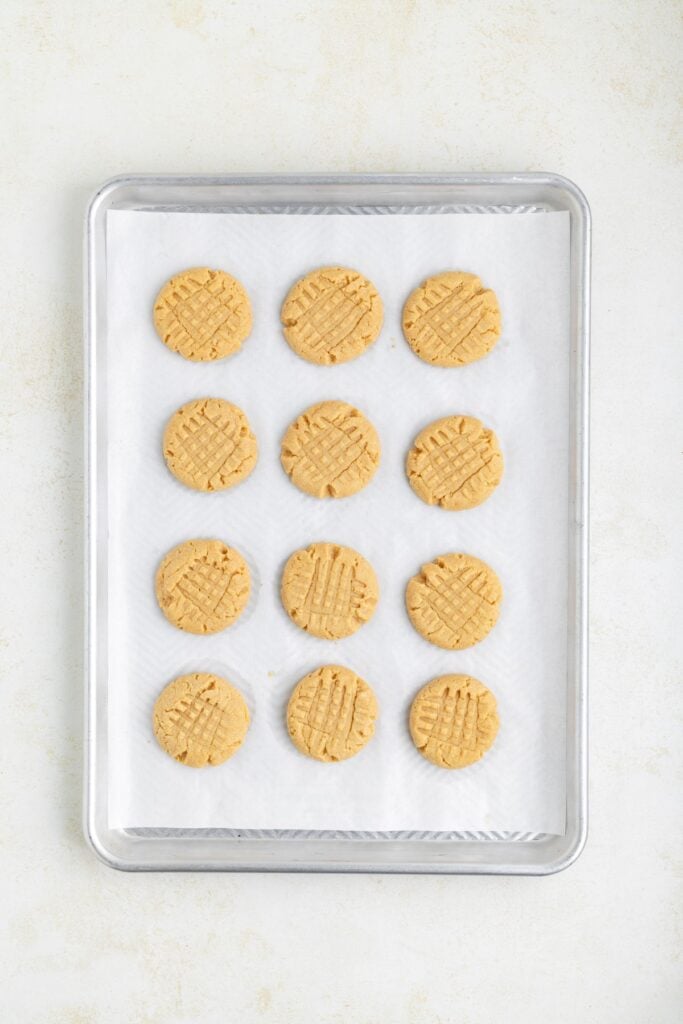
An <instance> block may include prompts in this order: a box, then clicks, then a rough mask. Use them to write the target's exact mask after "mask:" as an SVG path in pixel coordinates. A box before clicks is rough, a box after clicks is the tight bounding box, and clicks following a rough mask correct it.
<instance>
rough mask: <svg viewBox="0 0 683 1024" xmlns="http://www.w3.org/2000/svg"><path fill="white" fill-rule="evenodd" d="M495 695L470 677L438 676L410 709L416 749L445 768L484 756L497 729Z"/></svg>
mask: <svg viewBox="0 0 683 1024" xmlns="http://www.w3.org/2000/svg"><path fill="white" fill-rule="evenodd" d="M498 724H499V723H498V712H497V706H496V698H495V697H494V696H493V694H492V693H491V691H490V690H489V689H487V688H486V687H485V686H484V685H483V683H480V682H479V680H477V679H473V678H472V677H471V676H462V675H448V676H439V678H438V679H433V680H432V681H431V683H427V685H426V686H424V687H423V688H422V689H421V690H420V692H419V693H418V694H417V696H416V697H415V700H414V701H413V704H412V707H411V709H410V734H411V736H412V738H413V742H414V744H415V746H416V747H417V749H418V750H419V751H420V753H421V754H423V756H424V757H426V758H427V760H428V761H431V762H432V763H433V764H436V765H439V766H440V767H442V768H464V767H466V766H467V765H469V764H473V763H474V762H475V761H478V760H479V758H481V757H483V755H484V754H485V753H486V751H487V750H488V749H489V748H490V747H491V745H492V743H493V741H494V740H495V738H496V734H497V732H498Z"/></svg>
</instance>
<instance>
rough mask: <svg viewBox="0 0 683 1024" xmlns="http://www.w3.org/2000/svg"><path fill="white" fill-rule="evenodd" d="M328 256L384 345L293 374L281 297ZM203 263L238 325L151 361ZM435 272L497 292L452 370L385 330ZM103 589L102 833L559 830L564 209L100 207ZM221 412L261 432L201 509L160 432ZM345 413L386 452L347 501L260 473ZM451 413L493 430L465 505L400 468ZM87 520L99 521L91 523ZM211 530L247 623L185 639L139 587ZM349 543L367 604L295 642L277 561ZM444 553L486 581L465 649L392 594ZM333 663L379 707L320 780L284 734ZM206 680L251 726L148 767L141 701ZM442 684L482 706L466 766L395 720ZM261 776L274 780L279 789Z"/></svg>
mask: <svg viewBox="0 0 683 1024" xmlns="http://www.w3.org/2000/svg"><path fill="white" fill-rule="evenodd" d="M330 263H338V264H340V265H342V266H352V267H358V268H359V269H360V270H361V271H362V273H364V274H366V275H367V276H368V277H369V278H370V280H372V281H373V283H374V284H375V286H376V287H377V289H378V291H379V293H380V295H381V296H382V299H383V302H384V308H385V314H384V327H383V330H382V332H381V334H380V337H379V339H378V340H377V341H376V342H375V344H374V345H373V346H372V347H371V348H370V349H369V350H368V351H367V352H366V353H364V354H363V356H362V357H360V358H358V359H354V360H353V361H351V362H349V363H346V364H345V365H343V366H334V367H321V366H313V365H312V364H310V363H307V362H305V361H304V360H302V359H301V358H299V356H297V355H295V353H294V352H292V350H291V349H290V347H289V345H287V344H286V342H285V340H284V338H283V337H282V328H281V325H280V319H279V317H280V305H281V302H282V298H283V296H284V295H285V294H286V293H287V291H288V290H289V288H290V287H291V285H292V283H293V281H295V280H296V279H297V278H298V277H300V276H302V274H304V273H306V272H307V271H308V270H309V269H311V268H314V267H317V266H320V265H325V264H330ZM195 265H208V266H216V267H222V268H225V269H227V270H228V271H229V272H232V273H235V274H236V275H237V276H239V278H240V280H241V282H242V284H243V285H244V286H245V288H246V289H247V292H248V294H249V296H250V298H251V301H252V304H253V308H254V311H255V324H254V330H253V332H252V335H251V337H250V338H249V339H248V341H247V342H246V343H245V345H244V347H243V349H242V351H241V352H240V353H239V354H238V355H236V356H234V357H233V358H232V359H228V360H223V361H220V362H219V363H216V364H208V365H207V364H200V365H196V364H193V363H190V362H188V361H187V360H185V359H182V358H181V357H180V356H178V355H176V354H174V353H172V352H169V350H168V349H167V348H166V347H165V346H164V345H162V344H160V342H159V339H158V337H157V335H156V332H155V330H154V326H153V323H152V318H151V315H150V310H151V309H152V306H153V304H154V298H155V296H156V294H157V292H158V290H159V288H160V286H161V285H162V284H163V282H164V281H165V280H167V278H169V277H170V276H172V275H173V274H174V273H176V272H178V271H179V270H182V269H184V268H186V267H191V266H195ZM441 267H464V268H466V269H470V270H474V271H476V273H478V274H479V275H480V276H481V278H482V280H483V281H484V283H485V284H486V286H487V287H491V288H493V289H494V291H495V292H496V294H497V296H498V300H499V302H500V305H501V309H502V314H503V323H504V327H503V333H502V336H501V339H500V341H499V342H498V345H497V346H496V348H495V350H494V352H493V353H492V354H491V355H490V356H489V357H488V358H487V359H483V360H480V361H478V362H476V363H474V364H472V365H471V366H468V367H461V368H458V369H455V370H448V369H443V368H441V367H433V366H429V365H427V364H426V363H423V362H422V361H421V360H419V359H417V358H416V357H415V355H414V354H413V352H412V351H411V350H410V348H409V347H408V345H407V344H406V342H405V341H404V339H403V336H402V334H401V327H400V319H401V309H402V305H403V302H404V301H405V298H406V296H407V295H408V294H409V293H410V292H411V291H412V289H413V288H414V287H415V286H416V285H417V284H418V283H419V282H420V281H422V280H424V278H425V277H426V276H428V275H429V274H430V273H432V272H434V271H435V270H438V269H439V268H441ZM107 295H108V303H107V322H108V330H107V359H106V371H105V372H106V379H107V384H106V389H107V390H106V394H107V422H108V427H107V430H108V438H106V439H105V438H104V437H103V438H102V441H103V443H105V444H108V486H109V494H110V499H109V518H108V520H107V536H108V539H109V553H108V557H109V560H110V561H109V566H110V569H109V573H110V576H109V580H110V585H109V593H108V602H109V603H108V616H107V618H106V622H107V630H108V637H109V641H108V642H109V647H108V650H109V683H108V695H109V697H108V699H109V714H110V730H109V743H110V746H109V759H110V763H111V776H110V779H111V784H110V790H109V795H110V801H111V818H112V825H114V826H123V827H127V826H133V827H143V826H148V827H150V826H157V827H158V826H168V827H176V828H178V827H194V828H198V827H205V828H208V827H221V828H241V829H287V828H291V829H303V828H310V829H357V830H369V831H377V830H384V831H391V830H394V831H408V830H412V829H414V830H418V831H422V830H431V831H457V830H462V831H467V830H471V831H480V830H487V829H488V830H494V831H495V830H497V831H509V832H553V833H562V832H563V831H564V819H565V777H564V728H565V706H566V685H565V679H566V657H567V644H568V638H567V544H568V518H567V517H568V499H567V480H568V460H569V452H568V446H569V416H568V409H567V402H568V394H569V384H568V374H569V215H568V214H566V213H549V214H530V213H527V214H505V215H502V214H452V213H451V214H422V215H418V214H412V215H411V214H402V215H400V216H372V215H368V216H349V215H324V216H310V215H309V216H304V215H296V214H293V215H277V214H271V215H265V214H233V215H230V214H189V213H171V214H165V213H147V212H143V213H135V212H127V211H118V210H115V211H112V212H110V213H109V214H108V215H107ZM206 395H209V396H218V397H222V398H227V399H228V400H230V401H233V402H236V403H237V404H238V405H239V406H240V407H241V408H243V409H244V411H245V412H246V414H247V416H248V418H249V422H250V423H251V426H252V429H253V430H254V432H255V434H256V437H257V439H258V443H259V461H258V463H257V465H256V468H255V469H254V471H253V472H252V474H251V475H250V477H249V479H248V480H246V481H245V482H244V483H243V484H241V485H240V486H239V487H236V488H234V489H230V490H228V491H223V492H221V493H219V494H210V495H207V494H201V493H198V492H197V491H192V490H190V489H189V488H187V487H183V486H182V485H181V484H179V483H178V481H176V480H175V479H174V478H173V477H172V476H171V475H170V473H169V472H168V469H167V468H166V465H165V463H164V460H163V458H162V455H161V444H160V437H161V433H162V430H163V427H164V425H165V423H166V422H167V420H168V418H169V416H171V415H172V414H173V412H174V411H175V410H176V409H177V408H178V407H179V406H180V405H182V404H183V403H184V402H187V401H189V400H192V399H195V398H200V397H202V396H206ZM327 399H340V400H342V401H345V402H349V403H351V404H352V405H354V406H356V407H358V408H359V409H361V410H362V411H363V412H364V413H365V415H366V416H368V417H369V419H370V421H371V422H372V423H373V424H374V426H375V428H376V430H377V432H378V434H379V437H380V443H381V446H382V458H381V463H380V467H379V470H378V471H377V473H376V475H375V477H374V478H373V480H372V481H371V483H370V484H369V485H368V486H367V487H365V488H364V489H363V490H362V491H361V492H360V493H359V494H356V495H353V496H352V497H350V498H347V499H343V500H341V499H338V500H335V501H333V500H324V501H323V500H320V499H318V498H312V497H310V496H309V495H307V494H302V493H301V491H299V490H298V489H297V488H296V487H294V486H293V485H292V483H291V482H290V481H289V480H288V478H287V476H286V474H285V473H284V472H283V470H282V467H281V465H280V458H279V455H280V442H281V439H282V436H283V434H284V432H285V430H286V429H287V427H288V425H289V424H290V423H291V422H292V421H293V420H294V419H296V417H297V416H299V415H300V413H301V412H303V411H304V409H307V408H308V407H309V406H310V405H313V404H314V403H316V402H319V401H323V400H327ZM456 413H464V414H466V415H472V416H478V417H481V419H482V420H483V422H484V423H485V424H486V425H487V426H489V427H491V428H492V429H493V430H495V432H496V435H497V437H498V440H499V442H500V445H501V448H502V451H503V453H504V459H505V472H504V475H503V480H502V482H501V484H500V486H499V487H498V489H497V490H496V492H495V493H494V494H493V495H491V497H490V498H489V499H488V500H487V501H486V502H485V503H484V504H483V505H481V506H480V507H478V508H476V509H471V510H468V511H466V512H450V513H449V512H445V511H444V510H443V509H440V508H435V507H433V508H430V507H429V506H428V505H426V504H425V503H424V502H423V501H420V500H419V499H418V498H417V496H416V495H415V494H414V493H413V491H412V490H411V488H410V486H409V485H408V482H407V480H406V478H405V473H404V462H405V455H406V452H407V451H408V449H409V447H410V445H411V444H412V443H413V439H414V437H415V435H416V434H417V433H418V432H419V431H420V430H422V429H423V428H424V427H425V426H427V425H428V424H429V423H430V422H431V421H432V420H434V419H438V418H439V417H441V416H448V415H453V414H456ZM103 512H104V510H103ZM192 536H198V537H219V538H221V539H222V540H224V541H225V542H226V543H228V544H231V545H234V546H235V547H237V549H238V550H239V551H241V552H243V554H244V556H245V557H246V558H247V560H248V562H249V564H250V566H251V570H252V577H253V580H254V587H253V592H252V600H251V602H250V607H249V608H248V609H247V612H246V613H245V615H244V616H243V617H242V618H241V619H240V620H239V621H238V622H237V623H236V624H235V625H234V627H232V629H230V630H229V631H225V632H223V633H218V634H216V635H214V636H210V637H195V636H191V635H189V634H187V633H182V632H181V631H180V630H177V629H175V628H174V627H173V626H171V625H170V624H169V623H168V622H167V621H166V619H165V618H164V617H163V615H162V614H161V612H160V611H159V608H158V607H157V604H156V601H155V600H154V593H153V580H154V573H155V571H156V567H157V565H158V563H159V561H160V559H161V558H162V557H163V555H164V554H165V552H166V551H168V550H169V549H170V548H172V547H174V546H175V545H176V544H178V543H180V542H181V541H183V540H187V539H189V538H190V537H192ZM320 540H324V541H332V542H334V543H340V544H348V545H350V546H351V547H353V548H356V549H357V550H359V551H361V552H362V553H363V554H364V555H365V556H366V557H367V558H369V559H370V562H371V564H372V565H373V567H374V568H375V571H376V572H377V574H378V578H379V584H380V591H381V597H380V602H379V605H378V608H377V611H376V613H375V615H374V617H373V619H372V621H371V622H369V623H368V624H367V625H366V626H364V627H363V628H362V629H360V630H359V631H358V632H357V633H355V634H354V636H352V637H348V638H346V639H345V640H342V641H337V642H332V641H323V640H319V639H317V638H316V637H311V636H309V635H307V634H306V633H304V632H303V630H301V629H299V628H297V627H296V626H295V625H294V624H293V623H292V622H290V620H289V619H288V617H287V616H286V615H285V613H284V611H283V609H282V606H281V602H280V598H279V582H280V575H281V572H282V566H283V565H284V562H285V561H286V559H287V558H288V557H289V555H290V554H291V553H292V552H293V551H295V550H296V549H297V548H299V547H303V546H305V545H306V544H310V543H312V542H314V541H320ZM451 551H464V552H467V553H469V554H473V555H475V556H476V557H481V558H483V559H484V560H485V561H486V562H488V564H489V565H491V566H493V568H494V569H495V571H496V572H497V573H498V575H499V576H500V578H501V580H502V582H503V588H504V600H503V605H502V611H501V616H500V621H499V622H498V623H497V625H496V627H495V629H494V630H493V631H492V632H491V634H490V635H489V636H488V637H486V639H485V640H483V641H482V642H481V643H480V644H477V645H476V647H473V648H471V649H469V650H467V651H457V652H453V651H451V652H449V651H444V650H441V649H439V648H437V647H435V646H434V645H433V644H430V643H428V642H427V641H425V640H424V639H423V638H422V637H420V636H419V635H418V633H417V632H416V630H415V629H413V627H412V626H411V624H410V622H409V621H408V618H407V615H406V611H405V597H404V591H405V585H406V582H407V581H408V579H410V577H411V576H413V575H414V574H415V573H416V572H417V571H418V570H419V567H420V565H421V564H422V563H424V562H428V561H431V560H432V559H433V558H436V557H437V556H438V555H443V554H448V553H449V552H451ZM330 662H331V663H340V664H343V665H348V666H349V667H350V668H352V669H353V670H354V671H355V672H358V673H359V675H361V676H362V678H364V679H366V680H367V681H368V682H369V683H370V685H371V686H372V687H373V689H374V691H375V693H376V695H377V699H378V701H379V706H380V718H379V722H378V726H377V731H376V734H375V737H374V739H373V741H372V743H371V744H369V745H368V748H367V750H364V751H363V753H362V754H361V755H359V756H358V757H355V758H353V759H351V760H349V761H347V762H345V763H344V764H340V765H335V766H332V767H331V766H329V765H325V764H318V763H316V762H313V761H311V760H310V759H308V758H305V757H302V756H301V755H300V754H298V753H297V751H296V750H295V749H294V747H293V746H292V743H291V741H290V740H289V737H288V736H287V732H286V729H285V726H284V706H285V704H286V702H287V700H288V697H289V694H290V693H291V690H292V688H293V686H294V684H295V683H296V682H297V681H298V680H299V679H300V678H301V677H302V676H304V675H305V674H306V673H307V672H310V671H312V670H313V669H314V668H317V667H318V666H319V665H321V664H326V663H330ZM198 670H200V671H212V672H216V673H218V674H219V675H222V676H224V677H225V678H227V679H229V680H230V681H231V682H234V683H235V684H236V685H237V686H239V688H240V689H241V690H242V692H243V693H244V696H245V698H246V700H247V702H248V704H249V707H250V711H251V715H252V723H251V727H250V729H249V735H248V736H247V740H246V742H245V744H244V747H243V749H242V750H241V751H240V752H239V755H238V756H236V757H235V758H234V760H231V761H230V762H229V763H228V764H225V765H222V766H221V767H220V768H217V769H216V770H215V771H206V772H197V771H193V770H190V769H188V768H187V767H185V766H183V765H178V764H176V763H175V762H174V761H173V760H172V759H171V758H169V757H168V756H166V755H164V753H163V752H162V751H161V749H160V748H159V746H158V744H157V743H156V742H155V740H154V738H153V736H152V731H151V727H150V721H151V708H152V706H153V704H154V701H155V700H156V698H157V696H158V694H159V692H160V690H161V689H162V687H163V686H165V685H166V683H167V682H169V681H170V680H171V679H173V678H174V677H175V676H177V675H182V674H185V673H186V672H191V671H198ZM446 672H466V673H471V674H472V675H473V676H474V677H475V678H477V679H481V680H482V681H483V682H484V683H485V684H486V685H487V686H489V687H490V688H491V689H492V690H493V692H494V693H495V695H496V698H497V700H498V705H499V712H500V717H501V728H500V732H499V735H498V738H497V739H496V743H495V744H494V747H493V749H492V750H491V751H490V753H489V754H487V756H486V757H485V758H484V759H483V760H481V761H480V762H478V763H477V764H476V765H473V766H472V767H471V769H469V770H468V771H463V772H445V771H443V770H442V769H439V768H437V767H436V766H434V765H431V764H429V763H428V762H427V761H426V760H424V758H421V757H420V756H419V755H418V754H417V752H416V750H415V748H414V746H413V744H412V742H411V740H410V736H409V734H408V730H407V728H406V720H407V714H408V707H409V705H410V701H411V700H412V698H413V697H414V695H415V693H416V692H417V690H418V689H419V688H420V687H421V686H422V685H424V683H426V682H428V681H429V680H430V679H433V678H434V677H435V676H438V675H442V674H444V673H446ZM274 780H277V784H275V783H274Z"/></svg>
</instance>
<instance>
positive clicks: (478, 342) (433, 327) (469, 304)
mask: <svg viewBox="0 0 683 1024" xmlns="http://www.w3.org/2000/svg"><path fill="white" fill-rule="evenodd" d="M500 329H501V327H500V309H499V308H498V300H497V298H496V296H495V293H494V292H492V291H491V289H490V288H484V287H483V285H482V283H481V281H480V280H479V278H478V277H477V276H476V275H475V274H465V273H463V272H462V271H448V272H447V273H445V274H436V275H435V276H434V277H428V278H427V280H426V281H423V282H422V284H421V285H419V287H417V288H416V289H415V291H414V292H411V294H410V295H409V296H408V298H407V300H406V303H405V306H404V307H403V333H404V335H405V337H406V341H407V342H408V344H409V345H410V347H411V348H412V350H413V352H414V353H415V354H416V355H418V356H419V357H420V359H424V361H425V362H426V363H431V364H432V366H464V365H465V364H466V363H473V362H474V361H475V359H481V358H482V356H485V355H487V354H488V353H489V352H490V351H491V349H492V348H493V346H494V345H495V344H496V342H497V341H498V338H499V337H500Z"/></svg>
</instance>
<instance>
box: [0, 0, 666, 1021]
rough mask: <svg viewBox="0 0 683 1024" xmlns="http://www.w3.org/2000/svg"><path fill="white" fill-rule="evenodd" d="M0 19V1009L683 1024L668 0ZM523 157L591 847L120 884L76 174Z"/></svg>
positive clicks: (54, 13)
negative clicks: (371, 868) (85, 592)
mask: <svg viewBox="0 0 683 1024" xmlns="http://www.w3.org/2000/svg"><path fill="white" fill-rule="evenodd" d="M0 29H1V31H0V96H1V100H0V103H1V107H0V113H1V115H2V120H3V125H4V128H5V144H4V146H3V149H2V155H1V156H0V174H1V176H2V188H1V189H0V207H1V211H2V223H3V245H2V247H1V251H0V261H1V268H2V280H3V282H4V302H3V339H2V353H3V372H2V374H1V375H0V389H1V393H2V400H1V401H0V444H1V445H2V467H3V470H2V484H3V488H2V492H3V503H4V515H3V516H2V518H1V521H0V544H1V557H2V566H3V579H2V587H1V588H0V600H1V601H2V609H1V611H0V658H1V666H2V669H1V670H2V689H1V690H0V692H1V693H2V702H3V703H2V709H3V730H2V744H1V746H0V799H1V800H2V808H3V822H2V831H1V833H0V858H1V864H2V871H1V873H0V889H1V891H0V898H1V900H2V914H1V915H0V961H1V962H2V964H3V988H2V995H3V998H2V1004H3V1011H2V1017H3V1021H7V1022H8V1024H14V1022H21V1024H33V1022H41V1024H42V1022H46V1024H52V1022H55V1024H90V1022H93V1024H94V1022H96V1024H118V1022H126V1024H128V1022H130V1024H188V1022H195V1021H201V1022H214V1021H215V1022H219V1021H220V1022H223V1021H226V1020H239V1021H245V1022H246V1021H249V1022H251V1021H273V1022H278V1024H290V1022H308V1021H311V1020H315V1021H320V1022H322V1024H337V1022H339V1024H341V1022H343V1024H346V1022H348V1021H354V1022H362V1024H366V1022H367V1024H375V1022H385V1021H392V1022H393V1021H396V1022H405V1024H420V1022H437V1021H441V1022H450V1021H456V1020H457V1021H458V1022H459V1024H479V1022H481V1024H484V1022H489V1021H491V1020H505V1021H508V1022H514V1021H535V1020H547V1021H552V1022H553V1024H564V1022H571V1024H575V1022H584V1021H596V1022H600V1024H610V1022H615V1024H616V1022H619V1024H629V1022H633V1024H650V1022H652V1024H661V1022H667V1024H668V1022H669V1021H671V1022H673V1021H674V1020H676V1019H677V1011H676V1006H677V1005H678V1004H679V1003H680V997H681V994H682V993H681V991H680V985H679V986H678V990H677V979H680V964H679V963H678V962H677V948H680V945H678V947H677V943H678V944H680V915H679V913H678V908H680V896H681V891H680V878H681V861H680V840H681V818H680V812H679V810H678V806H677V801H676V789H677V787H679V786H680V767H681V759H680V706H681V701H680V683H681V670H680V663H681V659H680V654H681V644H680V625H679V619H680V615H679V614H678V615H677V614H676V602H675V589H676V588H675V585H676V584H677V582H678V581H677V579H675V563H676V559H677V557H678V559H679V560H680V553H681V552H680V527H679V526H678V524H677V517H676V512H677V508H679V509H680V499H681V496H682V493H681V491H682V488H681V477H680V470H679V466H678V462H679V460H680V442H679V441H678V440H677V437H676V432H677V427H680V417H679V423H678V424H677V423H676V415H675V400H676V395H677V390H678V391H680V379H681V344H680V338H679V331H677V330H676V325H677V323H678V324H680V313H679V309H678V306H679V303H678V300H677V288H678V290H680V274H679V268H680V263H681V242H680V240H681V220H680V215H679V214H677V213H676V210H675V207H674V203H673V202H672V197H673V195H674V191H675V190H676V189H678V190H679V193H680V187H681V184H682V174H681V157H682V156H683V153H682V145H681V134H680V128H679V126H680V114H681V93H682V88H683V82H682V67H681V56H680V55H681V53H682V52H683V28H682V23H681V7H680V4H679V3H677V2H675V0H659V2H658V0H641V2H634V0H626V2H624V0H620V2H614V0H602V2H600V3H588V2H579V3H569V2H565V0H560V2H555V3H552V4H549V3H548V4H546V3H540V2H521V0H510V2H507V3H500V2H499V3H494V2H478V3H471V2H470V3H459V2H437V0H431V2H427V0H425V2H420V0H417V2H413V3H409V2H402V0H394V2H374V3H373V2H370V0H367V2H362V3H361V2H356V0H344V2H333V0H330V2H327V3H325V2H320V3H312V2H310V0H307V2H304V0H293V2H290V3H285V2H282V3H278V2H274V0H270V2H262V3H260V4H258V5H257V4H252V3H248V2H234V3H225V2H208V0H207V2H201V0H186V2H176V3H162V2H149V3H145V4H139V3H131V2H118V3H113V4H112V3H111V2H110V3H106V4H105V3H100V2H94V3H85V0H81V2H75V0H63V2H61V3H57V2H56V0H55V2H48V3H40V2H37V0H21V2H20V0H6V2H5V3H4V4H3V8H2V12H1V13H0ZM527 169H528V170H551V171H558V172H560V173H563V174H566V175H568V176H569V177H571V178H573V179H574V180H575V181H577V182H578V183H579V184H580V185H581V187H582V188H583V189H584V190H585V192H586V194H587V195H588V198H589V201H590V202H591V205H592V208H593V216H594V231H595V244H594V275H593V284H594V304H593V446H592V486H593V505H592V531H593V549H592V588H591V599H592V612H591V627H592V657H591V673H592V687H591V726H592V728H591V744H592V761H591V769H592V771H591V832H590V837H589V842H588V846H587V848H586V851H585V852H584V854H583V856H582V857H581V859H580V860H579V861H578V863H577V864H576V865H575V866H574V867H572V868H571V869H570V870H569V871H568V872H566V873H565V874H563V875H559V876H557V877H552V878H547V879H505V878H492V879H487V878H479V879H476V878H475V879H467V878H453V879H449V878H429V877H403V878H382V877H344V876H336V877H335V876H330V877H326V876H311V877H289V876H272V877H265V876H248V877H242V876H216V875H214V876H192V875H188V876H168V875H166V876H164V875H157V876H141V875H122V874H117V873H114V872H112V871H111V870H109V869H108V868H106V867H104V866H103V865H101V864H100V863H99V862H97V861H96V859H95V857H94V856H93V854H92V853H91V852H90V851H89V850H88V849H87V848H86V846H85V844H84V842H83V839H82V836H81V826H80V813H81V808H80V801H81V708H82V681H81V675H82V653H81V652H82V614H83V600H82V575H81V573H82V554H81V551H82V491H83V461H82V413H81V401H82V369H81V366H82V363H81V345H82V340H81V301H82V295H81V269H82V267H81V258H82V257H81V242H82V236H81V225H82V216H83V211H84V208H85V205H86V202H87V199H88V196H89V194H90V192H91V191H92V190H93V189H94V187H95V186H96V185H98V184H99V183H100V182H101V181H102V180H103V179H105V178H107V177H109V176H111V175H113V174H115V173H119V172H124V171H158V172H165V171H169V172H170V171H173V172H230V171H255V170H259V171H294V172H296V171H310V170H319V171H326V170H327V171H444V170H527ZM679 330H680V328H679ZM679 515H680V512H679Z"/></svg>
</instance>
